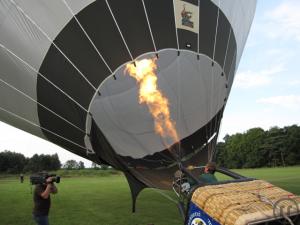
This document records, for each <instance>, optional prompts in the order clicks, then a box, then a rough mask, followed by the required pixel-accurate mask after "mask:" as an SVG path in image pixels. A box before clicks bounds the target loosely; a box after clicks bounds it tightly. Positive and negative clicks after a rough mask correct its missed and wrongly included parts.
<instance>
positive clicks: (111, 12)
mask: <svg viewBox="0 0 300 225" xmlns="http://www.w3.org/2000/svg"><path fill="white" fill-rule="evenodd" d="M105 2H106V5H107V7H108V9H109V11H110V14H111V16H112V18H113V20H114V22H115V25H116V27H117V29H118V31H119V33H120V35H121V38H122V40H123V43H124V45H125V47H126V49H127V51H128V53H129V55H130V58H131V60H132V61H134V59H133V57H132V54H131V52H130V50H129V47H128V45H127V43H126V41H125V38H124V36H123V34H122V31H121V29H120V27H119V25H118V22H117V20H116V18H115V16H114V13H113V11H112V9H111V8H110V5H109V3H108V1H107V0H105Z"/></svg>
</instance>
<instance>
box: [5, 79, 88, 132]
mask: <svg viewBox="0 0 300 225" xmlns="http://www.w3.org/2000/svg"><path fill="white" fill-rule="evenodd" d="M0 82H2V83H4V84H5V85H7V86H8V87H10V88H11V89H13V90H15V91H17V92H19V93H20V94H22V95H24V96H25V97H26V98H28V99H30V100H31V101H33V102H35V103H37V104H38V105H40V106H42V107H43V108H45V109H46V110H48V111H49V112H51V113H52V114H54V115H55V116H57V117H59V118H60V119H62V120H64V121H65V122H67V123H69V124H70V125H72V126H73V127H75V128H76V129H78V130H80V131H81V132H83V133H85V131H84V130H82V129H81V128H79V127H78V126H76V125H75V124H73V123H72V122H70V121H69V120H67V119H65V118H64V117H62V116H60V115H59V114H57V113H56V112H54V111H52V110H51V109H49V108H48V107H46V106H44V105H43V104H41V103H39V102H38V101H36V100H35V99H33V98H32V97H30V96H29V95H27V94H25V93H24V92H23V91H21V90H19V89H18V88H16V87H14V86H13V85H11V84H9V83H7V82H6V81H4V80H2V79H1V78H0Z"/></svg>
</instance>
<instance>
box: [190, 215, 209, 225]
mask: <svg viewBox="0 0 300 225" xmlns="http://www.w3.org/2000/svg"><path fill="white" fill-rule="evenodd" d="M191 225H206V223H205V222H204V220H202V219H201V218H199V217H196V218H194V219H193V220H192V223H191Z"/></svg>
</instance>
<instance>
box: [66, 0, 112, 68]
mask: <svg viewBox="0 0 300 225" xmlns="http://www.w3.org/2000/svg"><path fill="white" fill-rule="evenodd" d="M62 1H63V3H64V4H65V5H66V7H67V8H68V10H69V11H70V12H71V14H72V16H73V17H74V19H75V20H76V22H77V24H78V25H79V27H80V29H81V30H82V31H83V33H84V35H85V36H86V38H87V39H88V40H89V42H90V43H91V45H92V46H93V48H94V49H95V51H96V52H97V54H98V55H99V57H100V58H101V60H102V61H103V62H104V64H105V65H106V67H107V68H108V70H109V72H110V73H113V72H112V70H111V68H110V66H109V65H108V64H107V62H106V60H105V59H104V57H103V56H102V54H101V53H100V52H99V50H98V48H97V47H96V45H95V43H94V42H93V41H92V39H91V38H90V36H89V35H88V33H87V32H86V30H85V29H84V28H83V26H82V24H81V23H80V22H79V20H78V19H77V16H76V15H75V14H74V12H73V10H72V9H71V7H70V6H69V5H68V3H67V2H66V1H65V0H62Z"/></svg>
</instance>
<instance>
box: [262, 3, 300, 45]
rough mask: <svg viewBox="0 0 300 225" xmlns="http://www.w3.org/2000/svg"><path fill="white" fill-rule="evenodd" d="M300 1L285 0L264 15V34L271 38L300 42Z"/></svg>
mask: <svg viewBox="0 0 300 225" xmlns="http://www.w3.org/2000/svg"><path fill="white" fill-rule="evenodd" d="M299 11H300V1H299V0H285V1H283V2H282V3H281V4H279V5H278V6H277V7H275V8H274V9H272V10H270V11H267V12H266V13H265V18H266V20H267V24H266V27H265V28H266V29H265V33H266V34H267V35H268V36H269V37H271V38H283V39H294V40H296V41H300V13H299Z"/></svg>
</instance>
